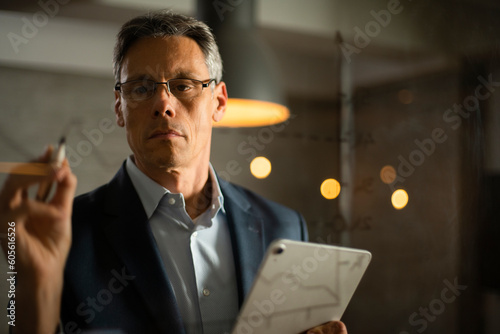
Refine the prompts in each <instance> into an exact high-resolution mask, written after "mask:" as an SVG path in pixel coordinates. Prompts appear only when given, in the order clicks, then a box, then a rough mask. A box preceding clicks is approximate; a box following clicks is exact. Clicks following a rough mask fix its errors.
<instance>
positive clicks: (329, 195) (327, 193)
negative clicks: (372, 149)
mask: <svg viewBox="0 0 500 334" xmlns="http://www.w3.org/2000/svg"><path fill="white" fill-rule="evenodd" d="M320 190H321V195H323V197H324V198H326V199H334V198H337V196H338V195H339V194H340V183H339V181H337V180H335V179H326V180H325V181H323V183H321V187H320Z"/></svg>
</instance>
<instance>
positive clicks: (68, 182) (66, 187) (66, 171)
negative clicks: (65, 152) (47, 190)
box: [50, 159, 77, 210]
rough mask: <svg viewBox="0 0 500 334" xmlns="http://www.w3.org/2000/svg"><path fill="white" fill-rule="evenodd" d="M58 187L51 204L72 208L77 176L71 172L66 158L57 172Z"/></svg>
mask: <svg viewBox="0 0 500 334" xmlns="http://www.w3.org/2000/svg"><path fill="white" fill-rule="evenodd" d="M57 179H58V181H57V188H56V192H55V193H54V197H53V198H52V200H51V201H50V202H51V204H54V205H56V206H59V207H62V208H65V209H67V210H71V207H72V205H73V198H74V196H75V191H76V184H77V180H76V176H75V175H74V174H73V173H72V172H71V170H70V168H69V164H68V160H67V159H65V160H64V163H63V166H62V167H61V168H60V170H59V171H58V172H57Z"/></svg>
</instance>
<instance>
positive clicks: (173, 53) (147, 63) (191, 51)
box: [122, 36, 209, 81]
mask: <svg viewBox="0 0 500 334" xmlns="http://www.w3.org/2000/svg"><path fill="white" fill-rule="evenodd" d="M172 37H174V36H172ZM172 37H168V38H161V39H155V38H145V39H142V40H139V41H137V43H136V44H135V45H133V46H132V47H131V48H130V50H129V52H127V55H126V56H125V59H124V63H123V67H122V72H123V73H122V77H126V78H127V81H130V80H136V79H139V80H140V79H153V80H155V81H157V80H165V81H166V80H169V79H174V78H190V79H198V80H206V79H207V78H208V77H209V71H208V67H207V66H206V63H205V56H204V54H203V52H202V51H201V49H200V48H199V46H198V44H196V42H195V41H194V40H192V39H190V38H187V37H184V38H185V39H184V38H179V37H177V36H175V37H176V38H175V39H174V38H172ZM161 41H164V42H165V44H163V45H161V44H160V45H156V46H155V48H156V49H159V52H155V53H150V50H151V45H148V44H149V43H156V42H160V43H161ZM141 44H142V45H141ZM134 46H135V48H134ZM131 54H132V56H131ZM144 54H145V55H144ZM143 55H144V56H143ZM189 56H192V57H189ZM186 59H189V60H188V61H186ZM131 60H133V63H132V64H131V62H130V61H131ZM152 63H155V64H156V65H154V67H153V65H151V64H152ZM130 65H132V66H133V68H130V67H131V66H130ZM201 69H203V70H201ZM129 70H131V71H130V72H128V73H125V72H127V71H129ZM193 70H194V71H193ZM205 71H206V73H207V74H204V72H205Z"/></svg>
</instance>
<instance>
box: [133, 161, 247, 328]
mask: <svg viewBox="0 0 500 334" xmlns="http://www.w3.org/2000/svg"><path fill="white" fill-rule="evenodd" d="M126 168H127V172H128V174H129V176H130V178H131V180H132V183H133V185H134V187H135V190H136V191H137V193H138V194H139V198H140V199H141V202H142V205H143V206H144V210H145V212H146V215H147V217H148V219H149V224H150V226H151V230H152V232H153V235H154V237H155V240H156V243H157V246H158V249H159V251H160V255H161V257H162V261H163V264H164V266H165V269H166V272H167V275H168V278H169V280H170V283H171V285H172V288H173V291H174V294H175V297H176V300H177V304H178V307H179V310H180V314H181V316H182V319H183V322H184V327H185V329H186V333H188V334H201V333H203V334H212V333H213V334H222V333H229V332H230V329H231V326H232V325H233V323H234V321H235V319H236V316H237V315H238V293H237V283H236V274H235V268H234V257H233V250H232V246H231V238H230V236H229V229H228V226H227V220H226V215H225V210H224V197H223V196H222V192H221V191H220V188H219V183H218V181H217V177H216V176H215V172H214V170H213V168H212V166H211V165H210V170H209V178H210V182H211V185H212V193H211V194H210V195H211V204H210V206H209V207H208V209H207V210H206V211H205V212H204V213H202V214H201V215H200V216H198V217H197V218H195V219H194V221H193V220H192V219H191V218H190V217H189V215H188V214H187V212H186V208H185V202H184V196H183V194H174V193H171V192H170V191H169V190H168V189H166V188H164V187H162V186H161V185H159V184H158V183H156V182H155V181H153V180H152V179H151V178H149V177H148V176H147V175H145V174H144V173H143V172H141V171H140V170H139V169H138V168H137V166H136V165H135V163H134V162H133V160H132V159H131V158H130V157H129V158H128V159H127V162H126Z"/></svg>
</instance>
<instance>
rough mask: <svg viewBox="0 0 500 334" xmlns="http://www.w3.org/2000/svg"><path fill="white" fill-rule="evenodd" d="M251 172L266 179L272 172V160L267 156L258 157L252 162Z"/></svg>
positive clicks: (259, 177)
mask: <svg viewBox="0 0 500 334" xmlns="http://www.w3.org/2000/svg"><path fill="white" fill-rule="evenodd" d="M250 172H251V173H252V175H253V176H255V177H256V178H258V179H265V178H266V177H268V176H269V174H271V161H269V160H268V159H267V158H265V157H256V158H254V159H253V160H252V162H251V163H250Z"/></svg>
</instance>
